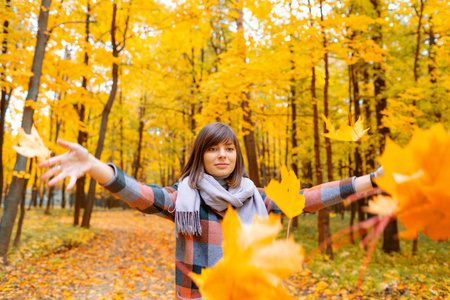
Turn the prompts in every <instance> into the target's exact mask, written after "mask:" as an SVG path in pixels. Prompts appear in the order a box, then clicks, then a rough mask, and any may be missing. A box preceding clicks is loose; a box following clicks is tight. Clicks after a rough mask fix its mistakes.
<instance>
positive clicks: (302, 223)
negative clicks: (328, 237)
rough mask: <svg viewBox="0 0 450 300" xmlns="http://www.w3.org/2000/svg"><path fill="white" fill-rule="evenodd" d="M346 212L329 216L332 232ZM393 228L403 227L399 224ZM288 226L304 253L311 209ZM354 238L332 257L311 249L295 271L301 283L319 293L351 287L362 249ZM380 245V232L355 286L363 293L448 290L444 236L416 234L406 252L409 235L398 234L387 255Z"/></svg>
mask: <svg viewBox="0 0 450 300" xmlns="http://www.w3.org/2000/svg"><path fill="white" fill-rule="evenodd" d="M348 215H349V214H346V215H345V217H344V219H343V220H341V216H340V215H338V216H336V217H332V218H330V227H331V232H332V233H335V232H337V231H339V230H341V229H344V228H347V227H348V226H349V216H348ZM286 224H287V220H285V226H284V228H285V229H284V230H283V232H282V233H281V234H280V236H286V227H287V225H286ZM291 230H292V229H291ZM399 230H403V228H402V226H401V225H400V228H399ZM443 230H446V229H443ZM291 232H293V236H294V239H295V240H296V241H297V242H298V243H299V244H301V245H302V246H303V247H304V249H305V252H306V254H308V253H310V252H311V251H312V250H313V249H315V248H317V245H318V242H317V236H318V233H317V214H309V215H302V216H300V217H299V227H298V229H296V230H293V231H291ZM358 242H359V240H357V242H356V243H355V244H351V243H349V244H347V245H345V246H343V247H342V248H340V249H338V250H337V251H335V252H334V260H333V261H331V260H329V258H328V257H327V256H326V255H322V254H318V255H315V256H314V257H312V259H311V261H310V262H309V263H308V264H307V265H306V268H305V271H304V273H303V274H302V275H301V276H300V277H301V278H302V279H303V281H306V282H307V284H310V285H314V286H315V288H316V289H317V288H318V289H319V290H321V291H320V292H321V294H323V293H325V294H327V293H329V294H337V293H339V292H340V291H342V290H352V289H353V288H354V287H355V286H356V284H357V281H358V277H359V273H360V268H361V265H362V264H363V259H364V257H365V255H366V251H365V250H363V249H361V248H360V247H359V244H358ZM381 245H382V238H381V239H380V241H379V242H378V245H377V249H376V250H375V252H374V255H373V256H372V259H371V262H370V264H369V267H368V269H367V272H366V275H365V277H364V283H363V285H362V287H361V292H362V294H363V295H364V296H365V297H368V298H375V299H377V298H380V297H392V298H394V299H398V298H403V299H417V298H424V299H438V298H441V297H445V296H448V295H450V288H449V286H450V279H449V266H448V264H449V248H450V247H449V246H450V242H449V241H447V242H436V241H433V240H431V239H430V238H428V237H426V236H424V235H422V234H421V235H420V236H419V243H418V252H417V253H416V254H415V255H412V241H409V240H401V241H400V247H401V252H400V253H393V254H391V255H388V254H385V253H384V252H383V250H382V249H381ZM316 292H317V291H316ZM442 299H443V298H442Z"/></svg>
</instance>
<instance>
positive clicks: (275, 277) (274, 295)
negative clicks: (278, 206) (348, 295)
mask: <svg viewBox="0 0 450 300" xmlns="http://www.w3.org/2000/svg"><path fill="white" fill-rule="evenodd" d="M281 228H282V226H281V224H280V216H276V215H270V216H269V217H268V218H262V217H259V216H256V217H255V219H254V220H253V223H252V224H251V225H242V224H241V222H240V220H239V217H238V215H237V212H236V211H235V210H234V209H232V208H229V209H228V211H227V214H226V215H225V217H224V219H223V222H222V229H223V238H224V243H223V251H224V257H223V258H222V259H221V260H220V261H219V262H218V263H217V264H216V265H215V266H214V267H213V268H207V269H203V270H202V273H201V274H200V275H199V274H195V273H192V272H191V273H190V274H189V276H191V278H192V279H193V280H194V282H195V283H196V284H197V286H198V287H199V289H200V293H201V294H202V299H204V300H208V299H215V300H222V299H224V300H225V299H274V300H275V299H277V300H278V299H293V297H292V296H291V295H289V294H288V292H287V291H286V290H285V289H284V288H283V286H282V284H281V280H283V279H285V278H287V277H289V276H290V275H292V274H293V273H294V272H298V271H300V270H301V265H302V262H303V257H304V255H303V249H302V248H301V246H300V245H298V244H296V243H295V242H294V241H293V240H292V239H290V240H282V241H274V239H275V238H276V236H277V234H278V232H279V231H280V230H281ZM225 274H226V276H224V275H225Z"/></svg>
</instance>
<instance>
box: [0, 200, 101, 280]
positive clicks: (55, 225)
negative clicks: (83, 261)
mask: <svg viewBox="0 0 450 300" xmlns="http://www.w3.org/2000/svg"><path fill="white" fill-rule="evenodd" d="M44 211H45V208H33V209H32V210H27V211H26V212H25V219H24V224H23V226H22V234H21V239H20V246H19V247H18V248H15V247H13V241H14V238H15V234H16V230H17V219H18V217H19V216H17V218H16V224H15V226H14V230H13V234H12V236H11V246H10V247H9V252H8V261H9V262H10V263H11V264H14V262H17V261H19V260H23V259H31V260H33V259H38V258H39V257H42V256H46V255H49V254H52V253H57V252H62V251H66V250H68V249H71V248H73V247H77V246H79V245H81V244H84V243H87V242H88V241H89V240H91V239H92V238H93V237H94V236H95V233H96V230H94V229H92V228H91V229H86V228H81V227H74V226H73V225H72V222H73V210H72V209H60V208H55V209H52V210H51V214H50V215H46V214H45V213H44ZM2 215H3V209H2V210H1V211H0V217H1V216H2ZM1 278H2V273H1V271H0V279H1Z"/></svg>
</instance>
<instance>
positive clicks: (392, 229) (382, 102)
mask: <svg viewBox="0 0 450 300" xmlns="http://www.w3.org/2000/svg"><path fill="white" fill-rule="evenodd" d="M370 2H371V3H372V5H373V8H374V10H375V12H376V13H377V17H378V18H381V9H382V5H381V3H380V0H370ZM374 26H375V30H374V32H375V34H374V35H373V37H372V39H373V41H374V42H375V43H376V44H377V45H379V46H380V47H381V48H382V47H383V35H382V28H381V26H380V25H374ZM373 66H374V67H373V69H374V94H375V99H376V105H375V109H376V116H377V128H378V133H379V136H380V141H379V145H380V152H383V150H384V146H385V143H386V137H387V136H389V135H390V130H389V128H388V127H386V126H384V125H383V122H382V118H383V113H382V112H383V111H384V110H385V109H386V108H387V98H386V96H385V95H384V90H385V89H386V79H385V70H384V69H383V67H382V65H381V63H374V64H373ZM397 232H398V230H397V220H396V219H394V220H393V221H390V222H389V224H388V225H387V227H386V229H385V230H384V232H383V251H384V252H386V253H390V252H393V251H395V252H400V242H399V239H398V238H397V237H396V235H397ZM394 235H395V236H394Z"/></svg>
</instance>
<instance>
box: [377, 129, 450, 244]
mask: <svg viewBox="0 0 450 300" xmlns="http://www.w3.org/2000/svg"><path fill="white" fill-rule="evenodd" d="M379 161H380V164H381V165H383V168H384V176H383V177H380V178H377V184H378V185H379V186H380V187H381V188H382V189H383V190H385V191H386V192H387V193H389V194H391V195H392V197H393V198H395V199H397V200H398V208H397V212H396V215H397V217H398V218H399V219H400V221H401V222H402V223H403V225H405V227H406V229H407V231H409V233H407V234H404V236H409V237H411V236H414V232H423V233H424V234H426V235H427V236H429V237H430V238H432V239H434V240H437V241H443V240H448V239H449V238H450V190H449V189H448V182H449V181H450V135H449V134H448V133H447V132H446V130H445V129H444V127H443V126H442V125H441V124H437V125H434V126H432V127H431V128H430V129H429V130H422V129H418V130H416V131H415V132H414V134H413V136H412V138H411V140H410V141H409V143H408V145H407V146H406V147H404V148H401V147H400V146H398V145H396V144H395V143H394V142H393V141H392V140H390V139H388V140H387V141H386V148H385V151H384V153H383V155H382V156H381V157H380V158H379Z"/></svg>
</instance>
